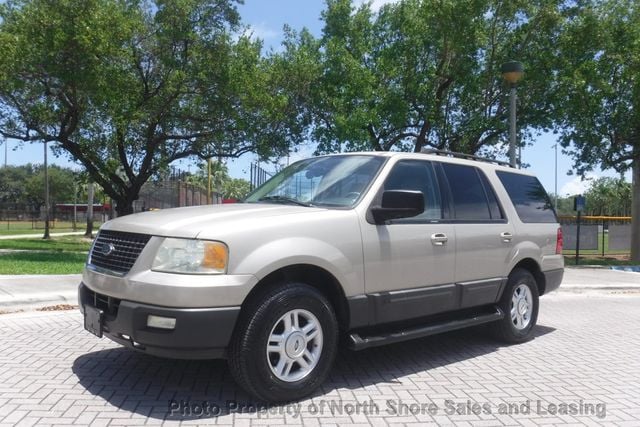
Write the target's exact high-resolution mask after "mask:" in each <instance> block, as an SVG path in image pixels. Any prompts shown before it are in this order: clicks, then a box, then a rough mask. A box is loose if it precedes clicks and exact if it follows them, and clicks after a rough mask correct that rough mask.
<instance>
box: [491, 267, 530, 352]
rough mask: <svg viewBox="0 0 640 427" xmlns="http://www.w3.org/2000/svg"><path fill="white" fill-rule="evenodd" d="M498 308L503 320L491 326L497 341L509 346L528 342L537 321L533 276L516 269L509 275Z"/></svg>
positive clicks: (525, 271)
mask: <svg viewBox="0 0 640 427" xmlns="http://www.w3.org/2000/svg"><path fill="white" fill-rule="evenodd" d="M499 307H500V308H501V309H502V311H503V312H504V314H505V316H504V319H502V320H500V321H498V322H496V323H494V324H492V325H491V327H492V332H493V334H494V335H495V337H496V338H497V339H499V340H500V341H503V342H506V343H509V344H518V343H522V342H525V341H528V340H529V339H531V337H532V330H533V327H534V326H535V325H536V322H537V320H538V307H539V296H538V284H537V282H536V279H535V278H534V277H533V275H532V274H531V273H530V272H529V271H527V270H524V269H521V268H516V269H515V270H513V271H512V272H511V274H510V275H509V279H508V281H507V286H506V288H505V290H504V292H503V293H502V297H501V298H500V303H499Z"/></svg>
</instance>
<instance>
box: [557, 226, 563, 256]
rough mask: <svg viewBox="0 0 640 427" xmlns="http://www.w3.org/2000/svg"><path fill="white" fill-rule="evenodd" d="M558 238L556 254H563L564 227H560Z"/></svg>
mask: <svg viewBox="0 0 640 427" xmlns="http://www.w3.org/2000/svg"><path fill="white" fill-rule="evenodd" d="M557 236H558V238H557V240H556V254H557V255H562V227H558V235H557Z"/></svg>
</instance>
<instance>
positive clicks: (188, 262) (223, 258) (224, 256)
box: [151, 238, 229, 274]
mask: <svg viewBox="0 0 640 427" xmlns="http://www.w3.org/2000/svg"><path fill="white" fill-rule="evenodd" d="M228 260H229V249H228V248H227V245H225V244H224V243H222V242H213V241H208V240H194V239H172V238H167V239H164V241H163V242H162V244H161V245H160V248H159V249H158V252H157V253H156V257H155V259H154V260H153V265H152V266H151V269H152V270H154V271H164V272H168V273H190V274H223V273H225V272H226V271H227V261H228Z"/></svg>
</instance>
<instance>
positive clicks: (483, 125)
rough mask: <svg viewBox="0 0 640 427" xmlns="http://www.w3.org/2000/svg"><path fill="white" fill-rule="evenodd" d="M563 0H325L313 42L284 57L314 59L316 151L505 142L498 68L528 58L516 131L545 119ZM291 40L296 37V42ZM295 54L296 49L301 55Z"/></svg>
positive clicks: (468, 148) (292, 46)
mask: <svg viewBox="0 0 640 427" xmlns="http://www.w3.org/2000/svg"><path fill="white" fill-rule="evenodd" d="M563 5H564V2H561V1H555V0H535V1H524V0H517V1H513V2H502V1H497V0H496V1H491V0H474V1H472V2H460V1H454V0H445V1H441V0H437V1H436V0H402V1H399V2H397V3H394V4H388V5H386V6H384V7H382V9H380V11H379V12H378V13H374V12H372V10H371V8H370V6H369V5H368V4H364V5H363V6H361V7H359V8H357V9H356V8H354V6H353V5H352V2H351V1H349V0H329V1H328V2H327V8H326V10H325V11H324V13H323V15H322V18H323V20H324V23H325V26H324V29H323V33H322V37H321V39H320V40H311V39H310V38H309V37H308V35H306V34H304V33H303V34H301V35H299V36H298V39H297V40H295V39H293V38H291V37H290V38H289V42H290V43H289V45H285V47H286V48H287V49H288V51H289V54H290V55H291V56H297V57H305V54H306V56H313V55H315V57H316V59H317V61H318V63H319V64H320V66H319V67H318V69H317V70H314V69H313V67H308V68H307V70H309V71H310V72H315V73H316V75H315V78H316V79H317V84H315V85H313V87H312V90H311V92H310V96H309V99H310V107H309V108H310V110H311V113H312V116H313V123H314V128H313V129H314V131H313V134H314V137H315V138H316V139H317V140H318V141H319V142H320V145H319V148H318V150H319V151H320V152H335V151H343V150H347V151H353V150H371V149H373V150H391V149H400V150H410V151H420V150H421V149H422V148H423V147H434V148H438V149H448V150H453V151H461V152H467V153H476V152H478V151H479V150H481V149H483V148H487V147H489V148H491V147H495V146H496V145H498V144H499V143H500V142H502V141H504V136H505V134H506V132H507V112H508V110H507V107H508V98H507V90H506V89H507V87H506V85H505V84H504V82H503V81H502V77H501V75H500V65H501V64H502V63H503V62H506V61H507V60H509V59H518V60H520V61H522V62H524V63H525V66H526V69H527V75H526V79H525V80H524V81H523V82H522V87H521V91H522V92H523V93H526V96H523V97H521V99H520V104H519V106H518V122H519V126H520V127H521V128H522V129H525V131H523V134H522V137H523V138H524V139H528V140H531V136H532V134H531V132H532V130H533V129H544V128H546V127H548V126H550V124H551V119H552V117H551V116H550V114H549V113H548V111H549V108H548V107H549V106H550V105H551V104H552V102H553V98H552V96H551V94H552V90H551V89H552V88H551V87H550V86H551V85H550V84H549V75H551V69H552V65H553V61H554V54H553V52H554V49H553V46H554V43H555V41H556V40H557V38H558V29H559V27H560V22H561V21H562V19H563V18H562V12H563V7H564V6H563ZM293 41H296V43H293ZM301 52H302V53H301Z"/></svg>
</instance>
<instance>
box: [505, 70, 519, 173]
mask: <svg viewBox="0 0 640 427" xmlns="http://www.w3.org/2000/svg"><path fill="white" fill-rule="evenodd" d="M501 71H502V77H503V78H504V79H505V80H506V81H507V83H509V86H510V88H511V90H510V94H509V164H510V165H511V167H513V168H515V167H516V165H517V163H516V100H517V95H516V86H517V85H518V82H519V81H520V79H522V76H523V75H524V67H523V66H522V64H521V63H520V62H517V61H510V62H507V63H505V64H503V65H502V68H501ZM518 163H522V159H519V162H518Z"/></svg>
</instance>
